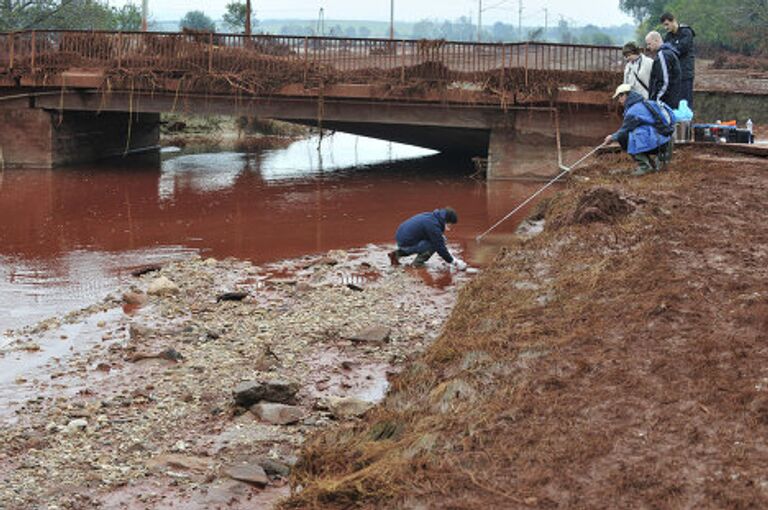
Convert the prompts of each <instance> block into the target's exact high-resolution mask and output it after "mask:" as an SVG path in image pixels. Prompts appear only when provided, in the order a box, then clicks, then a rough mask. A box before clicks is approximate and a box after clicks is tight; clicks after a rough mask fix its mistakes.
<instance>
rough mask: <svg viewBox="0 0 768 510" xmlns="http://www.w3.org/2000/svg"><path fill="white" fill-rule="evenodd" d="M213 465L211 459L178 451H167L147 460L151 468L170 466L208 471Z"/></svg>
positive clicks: (171, 467) (172, 467) (187, 469)
mask: <svg viewBox="0 0 768 510" xmlns="http://www.w3.org/2000/svg"><path fill="white" fill-rule="evenodd" d="M212 465H213V462H212V461H211V460H210V459H206V458H204V457H193V456H191V455H181V454H178V453H166V454H163V455H159V456H157V457H155V458H154V459H151V460H149V461H147V467H148V468H149V469H158V468H170V469H183V470H186V471H208V470H209V469H210V468H211V467H212Z"/></svg>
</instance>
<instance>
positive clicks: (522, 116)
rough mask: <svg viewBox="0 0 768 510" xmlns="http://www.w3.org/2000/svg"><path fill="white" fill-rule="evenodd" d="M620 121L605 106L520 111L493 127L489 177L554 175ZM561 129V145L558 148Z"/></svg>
mask: <svg viewBox="0 0 768 510" xmlns="http://www.w3.org/2000/svg"><path fill="white" fill-rule="evenodd" d="M620 123H621V119H616V118H614V116H613V114H611V113H610V111H609V110H607V109H606V108H605V107H591V108H588V107H584V108H572V109H560V110H559V112H558V115H557V119H556V117H555V115H554V114H553V112H551V111H547V110H536V109H531V110H529V111H517V112H515V114H514V118H512V119H509V120H508V121H507V123H506V125H500V126H497V127H493V128H491V137H490V143H489V147H488V178H489V179H521V180H525V179H533V180H542V179H548V178H550V177H554V176H555V175H557V174H558V173H559V172H560V164H561V163H562V164H565V165H567V164H569V163H573V161H574V160H575V159H578V157H579V156H580V155H582V154H583V153H584V152H586V151H587V150H589V148H590V147H593V146H595V145H598V144H599V143H600V142H602V140H603V138H604V137H605V135H606V134H608V133H610V132H612V131H613V130H614V129H615V128H616V127H617V126H619V125H620ZM558 130H559V140H560V148H558Z"/></svg>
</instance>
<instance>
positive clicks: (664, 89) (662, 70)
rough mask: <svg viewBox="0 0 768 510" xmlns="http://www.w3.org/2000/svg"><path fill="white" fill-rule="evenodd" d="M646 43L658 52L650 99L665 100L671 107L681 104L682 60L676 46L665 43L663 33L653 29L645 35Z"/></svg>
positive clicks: (650, 48) (654, 60) (653, 69)
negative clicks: (678, 55) (679, 58)
mask: <svg viewBox="0 0 768 510" xmlns="http://www.w3.org/2000/svg"><path fill="white" fill-rule="evenodd" d="M645 44H646V46H647V47H648V49H649V50H651V51H653V52H655V53H656V57H655V58H654V59H653V67H652V68H651V83H650V89H651V90H650V93H649V95H648V99H651V100H654V101H663V102H664V103H666V104H667V106H669V107H670V108H672V109H673V110H674V109H677V107H678V105H679V104H680V78H681V70H680V61H679V60H678V58H677V51H676V50H675V48H674V46H672V45H671V44H669V43H665V42H664V40H663V39H662V38H661V34H660V33H658V32H656V31H653V32H649V33H648V35H646V36H645Z"/></svg>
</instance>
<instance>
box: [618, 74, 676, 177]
mask: <svg viewBox="0 0 768 510" xmlns="http://www.w3.org/2000/svg"><path fill="white" fill-rule="evenodd" d="M613 97H614V99H616V98H618V100H619V103H621V104H622V105H623V106H624V122H623V123H622V125H621V127H620V128H619V130H618V131H616V132H615V133H613V134H610V135H608V136H606V137H605V143H606V144H609V143H611V142H619V144H620V145H621V148H622V149H623V150H625V151H627V153H629V154H630V155H631V156H632V157H633V158H634V159H635V161H637V163H638V166H637V168H636V169H635V170H634V172H632V175H638V176H639V175H645V174H647V173H650V172H656V171H657V170H663V169H664V167H666V165H667V164H669V162H670V161H671V160H672V148H673V143H674V139H673V138H672V135H673V134H674V132H675V114H674V113H673V112H672V110H671V109H670V108H669V106H667V105H666V104H664V103H662V102H660V101H649V100H645V99H643V97H642V96H641V95H640V94H638V93H637V92H633V91H632V88H631V87H630V86H629V85H626V84H623V85H619V86H618V88H617V89H616V93H615V94H614V95H613ZM654 155H655V156H656V160H655V161H654V159H653V158H652V156H654Z"/></svg>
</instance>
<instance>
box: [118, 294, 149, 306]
mask: <svg viewBox="0 0 768 510" xmlns="http://www.w3.org/2000/svg"><path fill="white" fill-rule="evenodd" d="M123 302H124V303H125V304H127V305H134V306H142V305H144V304H146V303H147V295H146V294H144V293H143V292H133V291H130V292H126V293H125V294H123Z"/></svg>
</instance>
